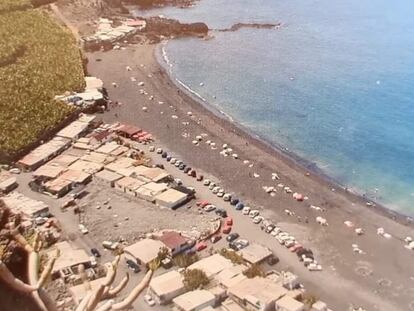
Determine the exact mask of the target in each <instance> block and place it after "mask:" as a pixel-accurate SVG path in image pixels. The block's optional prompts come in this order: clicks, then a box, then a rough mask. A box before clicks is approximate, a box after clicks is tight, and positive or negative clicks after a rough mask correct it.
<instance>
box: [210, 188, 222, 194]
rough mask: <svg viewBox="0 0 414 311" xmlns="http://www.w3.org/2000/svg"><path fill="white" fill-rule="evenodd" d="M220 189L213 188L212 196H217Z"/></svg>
mask: <svg viewBox="0 0 414 311" xmlns="http://www.w3.org/2000/svg"><path fill="white" fill-rule="evenodd" d="M220 189H221V188H220V187H214V188H213V189H212V190H211V191H212V192H213V194H217V193H218V192H219V190H220Z"/></svg>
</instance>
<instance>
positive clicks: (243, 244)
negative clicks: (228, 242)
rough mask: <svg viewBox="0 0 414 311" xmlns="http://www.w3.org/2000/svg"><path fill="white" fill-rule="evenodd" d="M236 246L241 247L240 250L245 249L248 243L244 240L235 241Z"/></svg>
mask: <svg viewBox="0 0 414 311" xmlns="http://www.w3.org/2000/svg"><path fill="white" fill-rule="evenodd" d="M236 244H239V245H241V246H242V248H245V247H247V246H249V241H247V240H245V239H238V240H236Z"/></svg>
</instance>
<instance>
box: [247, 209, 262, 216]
mask: <svg viewBox="0 0 414 311" xmlns="http://www.w3.org/2000/svg"><path fill="white" fill-rule="evenodd" d="M259 214H260V212H259V211H258V210H252V211H250V212H249V217H250V218H255V217H256V216H259Z"/></svg>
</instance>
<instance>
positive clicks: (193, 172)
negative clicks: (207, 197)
mask: <svg viewBox="0 0 414 311" xmlns="http://www.w3.org/2000/svg"><path fill="white" fill-rule="evenodd" d="M188 174H189V175H190V176H191V177H194V178H196V177H197V172H196V171H195V170H191V171H190V172H189V173H188Z"/></svg>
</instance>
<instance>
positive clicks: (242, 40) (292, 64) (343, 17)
mask: <svg viewBox="0 0 414 311" xmlns="http://www.w3.org/2000/svg"><path fill="white" fill-rule="evenodd" d="M138 14H140V15H159V14H162V15H164V16H167V17H171V18H177V19H179V20H181V21H183V22H198V21H203V22H205V23H207V24H208V26H209V28H210V29H223V28H228V27H231V25H233V24H235V23H239V22H244V23H252V22H254V23H272V22H274V23H277V22H281V23H282V26H281V27H280V29H252V28H244V29H240V30H238V31H236V32H219V31H212V32H211V34H212V36H213V38H212V39H210V40H200V39H196V38H190V39H179V40H171V41H169V42H168V44H167V45H166V46H164V47H163V49H164V60H166V61H168V64H166V65H167V67H169V68H170V70H171V74H172V75H173V77H174V78H177V79H179V80H180V81H182V82H183V83H184V84H185V85H187V86H188V87H189V88H191V89H192V90H193V91H194V92H197V93H198V94H200V96H201V97H203V98H205V100H206V101H207V102H208V103H209V104H210V105H211V106H213V107H214V108H217V109H218V110H220V111H223V112H224V113H225V114H226V115H228V116H230V117H231V118H232V119H233V120H234V121H235V122H238V123H240V124H241V125H243V126H244V127H246V128H248V129H249V130H250V131H252V132H253V133H255V134H257V135H258V136H260V137H262V138H263V139H265V140H266V141H268V142H270V143H272V144H274V145H275V146H278V147H282V148H285V149H286V150H288V151H289V152H292V153H294V154H296V155H298V156H300V157H302V158H304V159H306V160H308V161H309V162H311V163H314V164H316V165H317V166H318V168H320V169H321V170H322V171H323V172H325V173H326V174H327V175H329V176H331V177H332V178H334V179H336V180H337V181H338V182H339V183H341V184H342V185H344V186H347V187H348V188H350V189H352V190H354V191H356V192H358V193H360V194H364V195H366V196H367V197H369V198H371V199H375V200H377V201H378V202H381V203H383V204H384V205H385V206H387V207H389V208H390V209H393V210H396V211H398V212H401V213H404V214H406V215H410V216H414V17H413V16H414V2H413V1H412V0H396V1H384V0H347V1H344V0H330V1H328V0H308V1H304V0H302V1H299V0H260V1H251V0H250V1H245V0H233V1H227V0H201V1H200V2H198V3H196V5H195V6H194V7H192V8H188V9H179V8H164V9H156V10H150V11H146V12H138ZM200 83H203V85H200Z"/></svg>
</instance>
